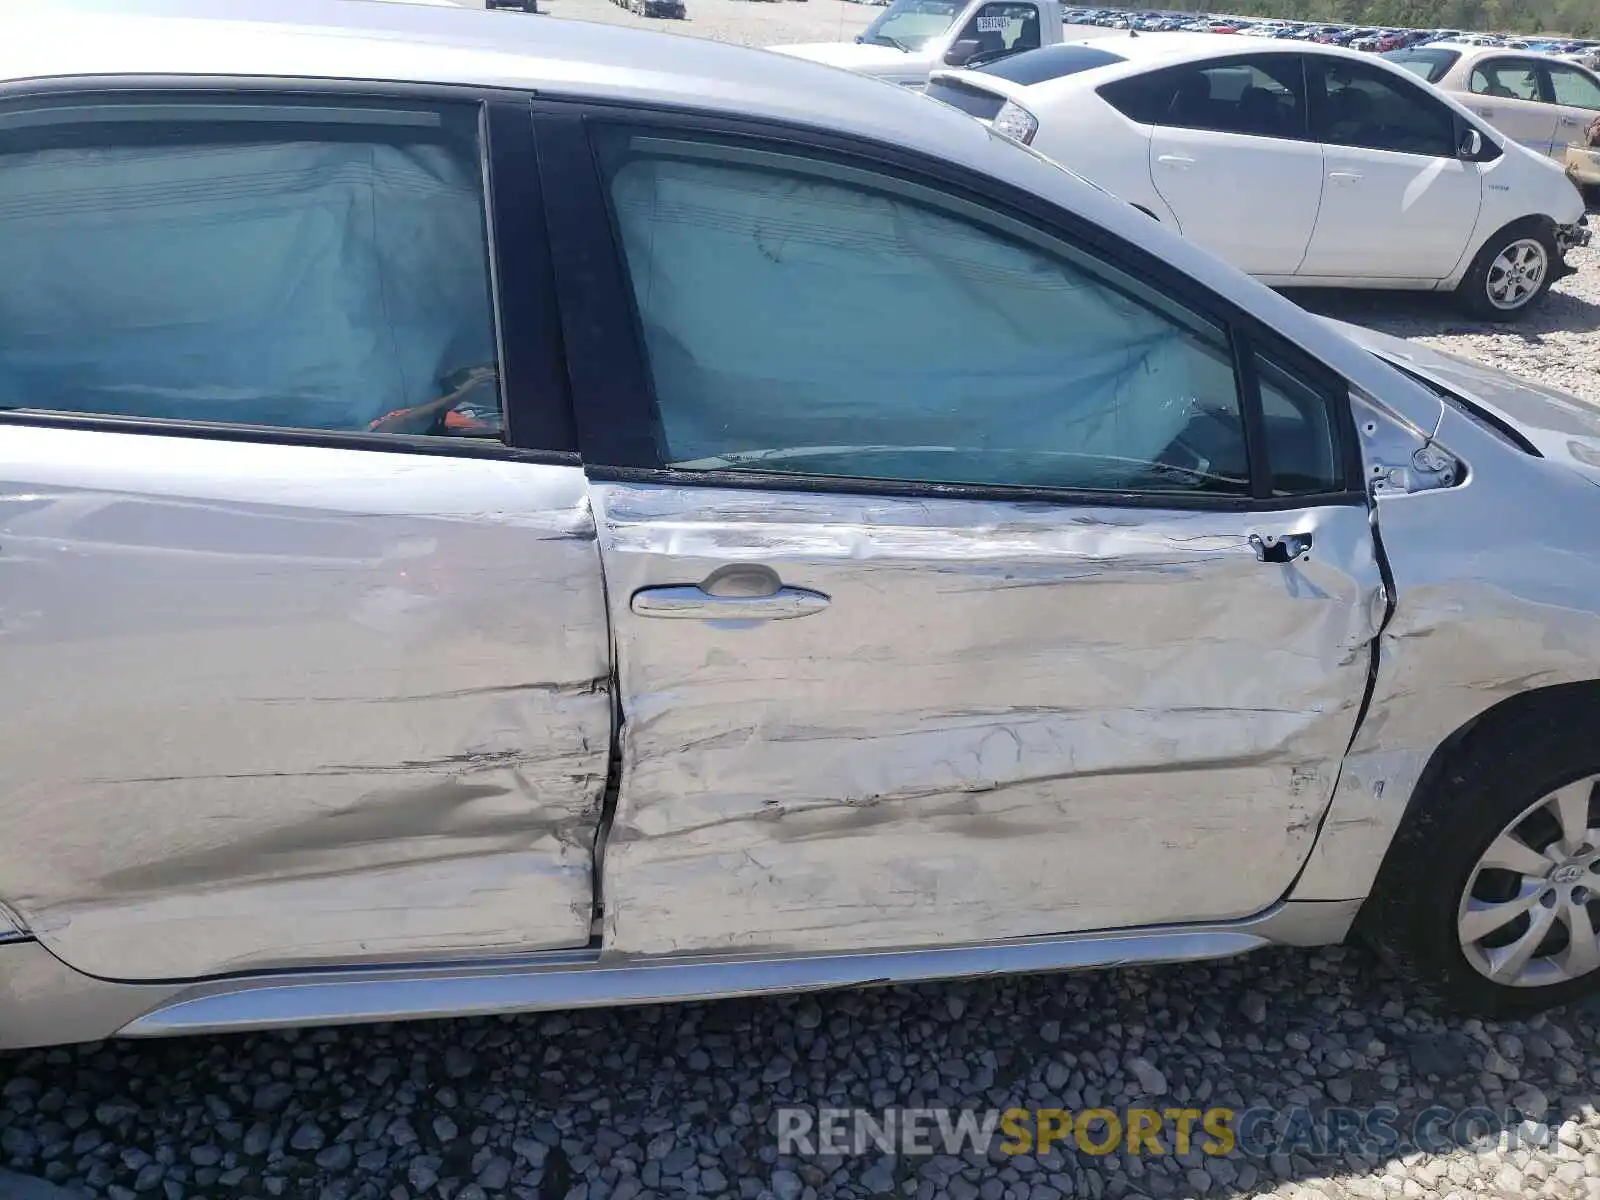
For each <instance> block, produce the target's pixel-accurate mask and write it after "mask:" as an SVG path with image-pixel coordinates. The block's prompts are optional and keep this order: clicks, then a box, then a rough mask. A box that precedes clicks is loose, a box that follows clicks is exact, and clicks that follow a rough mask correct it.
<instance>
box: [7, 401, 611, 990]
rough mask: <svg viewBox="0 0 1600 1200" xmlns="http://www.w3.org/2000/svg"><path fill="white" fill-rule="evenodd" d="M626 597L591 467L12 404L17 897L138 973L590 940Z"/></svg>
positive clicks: (85, 960)
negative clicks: (619, 596) (259, 438)
mask: <svg viewBox="0 0 1600 1200" xmlns="http://www.w3.org/2000/svg"><path fill="white" fill-rule="evenodd" d="M605 619H606V618H605V611H604V604H603V600H602V585H601V578H600V570H599V561H598V556H597V552H596V547H595V540H594V526H593V522H592V519H591V516H590V513H589V509H588V504H587V500H586V497H585V491H584V480H583V477H582V474H581V472H580V471H579V470H578V469H577V468H576V467H568V466H550V465H540V464H535V463H531V462H509V461H493V460H490V459H487V458H454V457H443V456H435V455H422V454H403V453H393V454H391V453H376V452H371V451H365V450H339V449H325V448H314V447H306V446H298V447H297V446H286V445H261V444H249V443H244V442H229V441H211V440H204V439H198V438H188V437H149V436H134V435H128V434H120V433H104V432H102V433H96V432H88V431H84V430H72V431H67V430H57V429H50V428H28V427H21V426H11V427H8V429H7V432H6V437H5V443H4V450H3V451H0V675H3V676H4V678H5V679H6V680H7V681H8V685H7V687H6V688H5V689H4V693H3V698H0V761H3V762H5V763H6V765H7V779H6V782H5V786H4V788H3V789H0V816H3V820H4V823H5V825H6V827H7V828H9V829H14V830H21V831H26V836H22V837H15V838H11V839H9V840H8V841H7V842H6V843H4V844H0V879H3V880H4V886H5V892H4V895H3V896H0V899H3V900H4V901H5V902H6V903H7V904H9V906H10V907H11V908H12V909H13V910H14V911H15V912H16V913H17V914H18V916H19V918H20V919H21V920H22V921H23V922H25V924H26V925H27V927H28V928H29V929H30V930H31V931H32V932H33V933H34V934H35V935H36V936H37V937H39V938H40V939H41V940H42V941H43V942H44V943H45V945H46V946H47V947H48V948H49V949H50V950H52V951H53V952H55V953H56V954H57V955H59V956H60V957H61V958H62V959H64V960H65V961H66V962H67V963H69V964H70V965H71V966H73V967H76V968H77V969H79V970H81V971H85V972H88V973H91V974H95V975H100V976H104V977H108V978H114V979H160V978H189V977H195V976H201V975H208V974H216V973H220V972H228V971H240V970H249V969H260V968H270V967H278V966H285V965H290V964H315V963H356V962H372V961H389V960H407V959H421V958H431V959H437V958H441V957H452V956H467V955H478V954H484V953H497V952H502V951H520V950H529V949H537V948H546V947H562V946H576V945H581V944H583V943H584V942H586V941H587V939H588V936H589V929H590V923H591V905H592V899H593V889H592V878H591V876H592V853H593V843H594V839H595V834H596V830H597V826H598V822H599V816H600V810H601V799H602V795H603V793H604V784H605V773H606V764H607V758H608V747H609V739H610V723H611V712H610V704H611V702H610V696H609V694H608V692H609V689H608V684H607V677H608V675H609V663H608V653H609V652H608V648H607V634H606V625H605Z"/></svg>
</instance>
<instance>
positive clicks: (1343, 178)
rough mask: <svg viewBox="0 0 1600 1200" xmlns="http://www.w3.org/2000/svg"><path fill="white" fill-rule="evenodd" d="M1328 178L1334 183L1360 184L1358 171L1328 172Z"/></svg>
mask: <svg viewBox="0 0 1600 1200" xmlns="http://www.w3.org/2000/svg"><path fill="white" fill-rule="evenodd" d="M1328 178H1329V179H1331V180H1333V181H1334V182H1335V183H1360V182H1361V173H1360V172H1359V171H1329V172H1328Z"/></svg>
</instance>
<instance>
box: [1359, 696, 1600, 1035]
mask: <svg viewBox="0 0 1600 1200" xmlns="http://www.w3.org/2000/svg"><path fill="white" fill-rule="evenodd" d="M1574 700H1576V701H1577V703H1573V701H1574ZM1597 719H1600V702H1597V700H1596V698H1595V697H1594V696H1592V695H1587V694H1586V695H1583V696H1579V697H1573V696H1571V695H1570V693H1569V694H1568V695H1567V696H1566V697H1565V698H1564V704H1563V705H1561V706H1557V705H1555V704H1547V703H1539V702H1534V703H1531V704H1527V705H1524V706H1523V707H1522V708H1521V709H1519V711H1518V712H1517V714H1516V715H1514V716H1512V717H1511V718H1510V719H1509V720H1507V721H1504V722H1497V723H1496V724H1495V725H1494V726H1493V727H1492V728H1491V729H1490V730H1489V731H1487V732H1485V733H1483V734H1481V735H1479V736H1474V737H1471V738H1469V740H1468V741H1467V742H1466V743H1465V744H1464V745H1463V746H1462V747H1461V748H1460V751H1459V753H1458V754H1457V755H1456V756H1455V757H1454V758H1453V759H1452V760H1451V761H1450V762H1449V763H1447V764H1446V766H1445V768H1444V769H1443V770H1441V771H1438V772H1437V773H1436V774H1434V777H1433V779H1432V781H1431V782H1430V783H1428V784H1427V785H1426V790H1425V792H1424V793H1423V794H1421V795H1419V796H1418V797H1417V801H1416V803H1415V804H1414V805H1413V807H1412V809H1411V811H1410V812H1409V813H1408V814H1407V816H1406V819H1405V821H1404V822H1403V823H1402V825H1401V829H1400V832H1399V833H1398V834H1397V835H1396V837H1395V840H1394V842H1393V844H1392V845H1391V846H1390V848H1389V852H1388V854H1387V855H1386V856H1385V858H1384V861H1383V865H1382V867H1381V868H1380V870H1379V872H1378V879H1377V882H1376V883H1375V884H1374V886H1373V891H1372V894H1371V897H1370V898H1369V899H1368V901H1367V903H1366V904H1365V905H1364V906H1363V907H1362V911H1361V915H1360V918H1359V919H1358V921H1357V924H1356V932H1357V934H1358V936H1359V937H1360V938H1361V939H1362V940H1363V941H1365V942H1367V943H1368V944H1369V945H1371V946H1372V947H1373V948H1374V949H1376V950H1378V951H1379V952H1380V953H1381V954H1383V955H1384V956H1385V957H1386V958H1388V959H1389V960H1390V961H1391V962H1393V963H1394V964H1395V965H1396V966H1398V967H1400V968H1401V969H1402V970H1405V971H1407V972H1409V973H1410V974H1412V975H1414V976H1415V977H1416V978H1417V979H1419V980H1420V981H1421V982H1423V983H1424V984H1426V985H1429V986H1430V987H1432V988H1435V989H1437V990H1438V992H1439V993H1440V994H1441V996H1442V998H1443V999H1444V1000H1445V1002H1446V1003H1447V1004H1448V1005H1450V1006H1451V1007H1453V1008H1455V1009H1458V1010H1460V1011H1463V1012H1468V1013H1473V1014H1477V1015H1481V1016H1515V1015H1518V1014H1527V1013H1533V1012H1538V1011H1541V1010H1544V1009H1547V1008H1552V1007H1554V1006H1556V1005H1560V1004H1566V1003H1569V1002H1571V1001H1573V1000H1576V999H1579V998H1581V997H1583V996H1587V995H1590V994H1592V993H1594V992H1595V991H1597V990H1600V969H1596V970H1593V971H1590V972H1589V973H1588V974H1586V975H1583V976H1581V977H1579V978H1576V979H1571V980H1564V981H1560V982H1556V983H1552V984H1550V985H1547V986H1510V985H1508V984H1503V983H1497V982H1494V981H1492V980H1490V979H1489V978H1488V977H1487V976H1486V975H1484V974H1483V973H1481V972H1480V971H1479V970H1478V969H1477V968H1476V967H1474V966H1473V965H1472V964H1471V963H1470V962H1469V961H1468V959H1467V956H1466V952H1465V951H1464V950H1463V948H1462V945H1461V940H1460V937H1459V935H1458V930H1457V918H1458V915H1459V910H1460V906H1461V904H1462V901H1463V899H1464V896H1465V893H1466V889H1467V888H1468V886H1469V885H1470V884H1471V883H1472V881H1473V876H1474V868H1475V867H1477V865H1478V863H1479V860H1480V859H1481V858H1482V856H1483V855H1484V853H1485V851H1486V850H1487V848H1488V847H1489V845H1490V843H1491V842H1493V841H1494V840H1495V839H1496V838H1497V837H1499V836H1500V834H1501V833H1502V831H1504V830H1505V829H1506V828H1507V826H1508V825H1510V823H1511V822H1513V821H1514V820H1516V819H1517V818H1518V815H1519V814H1521V813H1524V812H1525V811H1526V810H1528V809H1529V808H1530V807H1532V806H1534V805H1536V804H1538V803H1539V801H1540V800H1541V798H1543V797H1546V796H1548V795H1550V794H1551V793H1553V792H1555V791H1556V790H1558V789H1560V788H1562V787H1564V786H1566V785H1568V784H1570V783H1572V782H1573V781H1575V780H1581V779H1584V778H1586V777H1588V776H1591V775H1600V743H1597V742H1596V740H1595V738H1594V737H1593V735H1592V733H1591V732H1589V731H1591V730H1592V729H1593V728H1594V725H1593V722H1594V721H1596V720H1597ZM1589 811H1590V818H1589V824H1590V826H1591V827H1595V826H1596V825H1600V788H1596V789H1595V790H1594V793H1593V796H1592V797H1591V799H1590V810H1589ZM1536 819H1537V818H1536ZM1522 828H1523V829H1524V830H1525V831H1526V830H1529V829H1536V828H1537V827H1536V826H1527V825H1524V826H1523V827H1522ZM1525 840H1527V839H1525ZM1593 870H1594V872H1595V873H1593V874H1591V875H1589V876H1587V877H1586V878H1587V879H1588V880H1589V881H1590V882H1592V883H1594V884H1595V885H1596V887H1597V890H1600V865H1597V866H1596V867H1595V868H1593ZM1499 882H1501V881H1500V880H1499V879H1497V877H1496V876H1494V875H1490V876H1488V877H1486V878H1482V879H1480V881H1479V882H1478V884H1477V887H1479V888H1483V887H1485V886H1494V885H1496V884H1497V883H1499ZM1541 886H1543V885H1541ZM1476 894H1477V895H1478V896H1479V898H1480V899H1488V900H1491V901H1498V900H1501V899H1504V898H1507V897H1505V896H1502V895H1491V896H1484V895H1483V894H1482V893H1481V892H1479V893H1476ZM1597 909H1600V902H1591V904H1590V905H1589V906H1588V908H1587V911H1588V913H1589V914H1590V917H1591V920H1593V919H1594V916H1595V913H1596V910H1597ZM1596 924H1597V926H1600V922H1596ZM1560 928H1561V929H1562V930H1563V931H1564V930H1565V928H1566V926H1565V925H1562V926H1560ZM1507 932H1508V935H1509V934H1514V933H1515V932H1516V927H1514V926H1513V927H1509V928H1508V931H1507ZM1558 941H1559V936H1558ZM1540 949H1545V946H1544V945H1541V946H1540Z"/></svg>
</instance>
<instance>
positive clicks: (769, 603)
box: [629, 583, 828, 621]
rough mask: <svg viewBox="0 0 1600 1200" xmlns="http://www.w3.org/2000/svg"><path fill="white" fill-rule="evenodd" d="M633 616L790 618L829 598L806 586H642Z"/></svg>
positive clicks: (819, 606) (809, 611) (817, 609)
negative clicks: (729, 592) (726, 590)
mask: <svg viewBox="0 0 1600 1200" xmlns="http://www.w3.org/2000/svg"><path fill="white" fill-rule="evenodd" d="M629 607H631V608H632V609H633V612H634V615H635V616H640V617H669V618H677V619H679V620H690V621H792V620H794V619H795V618H796V617H809V616H810V615H811V614H812V613H819V612H821V611H822V610H823V609H825V608H827V607H828V597H827V596H824V595H823V594H822V593H821V592H813V591H810V590H808V589H806V588H797V587H780V588H779V589H778V590H777V591H775V592H771V593H769V594H767V595H765V596H718V595H713V594H712V593H711V592H708V591H706V590H705V589H704V588H701V587H700V586H698V585H697V584H692V583H690V584H681V585H671V586H667V587H649V588H641V589H640V590H639V591H637V592H635V593H634V594H633V601H632V603H631V604H630V606H629Z"/></svg>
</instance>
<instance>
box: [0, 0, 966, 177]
mask: <svg viewBox="0 0 1600 1200" xmlns="http://www.w3.org/2000/svg"><path fill="white" fill-rule="evenodd" d="M94 76H261V77H268V78H291V79H349V80H362V81H371V82H378V83H396V84H414V83H431V84H460V85H470V86H478V87H505V88H518V89H525V90H531V91H535V92H546V93H549V94H569V95H573V94H575V95H579V96H584V97H593V98H596V99H615V100H631V101H635V102H639V103H645V104H668V105H680V106H689V107H694V108H699V109H708V110H712V111H720V112H726V113H730V114H741V115H746V116H752V117H756V118H766V119H772V120H780V121H789V122H794V123H799V124H804V125H810V126H813V127H820V128H825V129H833V130H837V131H839V132H842V133H850V134H854V135H857V136H861V137H867V138H871V139H874V140H878V141H886V142H891V143H895V144H900V145H905V146H908V147H910V148H913V149H917V150H922V151H924V152H927V153H932V154H936V155H938V156H940V157H953V158H956V159H958V160H959V159H962V158H964V157H968V156H971V155H979V156H981V155H982V152H983V143H984V141H985V140H986V139H987V138H989V137H990V134H989V133H988V132H987V131H986V130H984V129H983V127H982V126H980V125H978V124H977V122H975V121H972V120H969V119H968V118H967V117H966V116H965V115H963V114H959V113H954V112H946V111H940V110H939V109H938V108H936V107H935V106H933V105H930V104H928V103H927V102H925V101H924V100H922V99H921V98H920V97H919V96H917V95H916V94H915V93H913V92H912V91H910V90H909V89H907V88H902V87H898V86H896V85H893V84H887V83H884V82H881V81H878V80H874V79H870V78H867V77H866V76H863V75H858V74H855V73H852V72H849V71H845V70H841V69H838V68H834V67H827V66H821V65H819V64H817V63H811V62H806V61H804V60H802V59H798V58H791V57H788V56H786V55H780V54H773V53H770V52H767V51H763V50H754V49H751V48H748V47H742V46H732V45H728V44H725V43H720V42H714V41H710V40H708V39H704V38H695V37H688V36H683V35H679V34H671V33H658V32H655V31H651V30H640V29H628V28H625V27H620V26H615V25H601V24H595V23H592V22H587V21H573V20H562V19H560V18H557V17H550V16H538V17H529V16H522V15H515V16H513V15H510V14H504V13H496V12H487V11H484V10H482V9H477V10H474V9H467V8H463V7H458V6H455V5H450V6H443V5H432V4H405V3H393V2H391V0H51V2H50V3H48V4H33V3H29V4H4V3H0V82H6V81H10V82H16V81H23V80H40V79H57V78H63V77H94Z"/></svg>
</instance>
